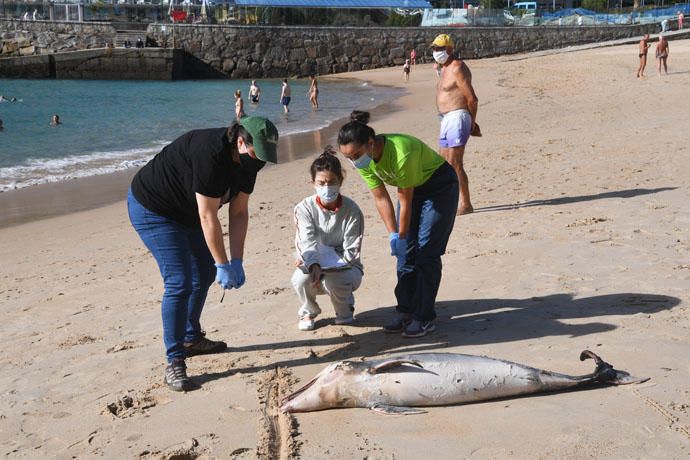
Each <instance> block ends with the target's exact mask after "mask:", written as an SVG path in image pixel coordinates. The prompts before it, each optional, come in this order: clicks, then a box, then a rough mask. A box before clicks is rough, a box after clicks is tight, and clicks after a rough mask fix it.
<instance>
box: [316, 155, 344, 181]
mask: <svg viewBox="0 0 690 460" xmlns="http://www.w3.org/2000/svg"><path fill="white" fill-rule="evenodd" d="M335 155H336V151H335V149H334V148H333V147H332V146H330V145H327V146H326V148H325V149H323V153H322V154H321V155H319V156H318V157H317V158H316V160H314V161H313V162H312V163H311V167H310V168H309V172H310V173H311V180H312V182H314V178H315V177H316V173H317V172H321V171H330V172H332V173H333V174H335V175H336V176H337V177H338V181H339V182H340V183H341V184H342V183H343V180H344V179H345V176H344V174H343V168H342V167H341V166H340V160H338V157H336V156H335Z"/></svg>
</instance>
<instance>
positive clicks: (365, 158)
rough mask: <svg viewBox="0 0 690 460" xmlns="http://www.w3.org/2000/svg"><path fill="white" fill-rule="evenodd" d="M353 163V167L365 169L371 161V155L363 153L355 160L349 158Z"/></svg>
mask: <svg viewBox="0 0 690 460" xmlns="http://www.w3.org/2000/svg"><path fill="white" fill-rule="evenodd" d="M350 161H351V162H352V164H353V165H355V168H357V169H365V168H368V167H369V164H370V163H371V157H370V156H369V154H368V153H365V154H364V155H362V156H361V157H359V158H357V159H356V160H350Z"/></svg>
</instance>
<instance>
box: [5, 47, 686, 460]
mask: <svg viewBox="0 0 690 460" xmlns="http://www.w3.org/2000/svg"><path fill="white" fill-rule="evenodd" d="M670 46H671V55H670V57H669V70H670V72H671V73H670V74H669V75H668V76H664V77H661V78H660V77H658V76H657V75H656V72H655V67H654V64H655V62H653V60H651V59H650V62H649V65H648V69H647V75H648V76H647V78H645V79H641V80H638V79H636V78H635V71H636V69H637V52H636V46H635V45H625V46H618V47H612V48H603V49H594V50H584V51H578V52H572V53H564V54H560V53H556V54H552V55H548V56H527V58H526V59H520V60H516V59H515V57H507V58H496V59H487V60H481V61H470V62H469V65H470V66H471V69H472V72H473V75H474V83H475V88H476V90H477V93H478V95H479V97H480V109H479V110H480V111H479V117H478V121H479V122H480V124H481V126H482V131H483V134H484V136H483V137H482V138H480V139H476V138H473V139H471V140H470V143H469V145H468V148H467V155H466V162H467V168H468V174H469V176H470V188H471V190H472V199H473V204H474V206H475V209H476V210H477V212H476V213H474V214H471V215H467V216H463V217H461V218H458V220H457V221H456V227H455V230H454V233H453V235H452V237H451V241H450V243H449V250H448V253H447V255H446V256H445V257H444V279H443V282H442V285H441V289H440V292H439V297H438V304H437V311H438V314H439V321H438V329H437V331H436V332H434V333H433V334H431V335H429V336H426V337H423V338H421V339H417V340H409V339H404V338H402V337H398V336H389V335H384V334H382V333H381V332H380V331H379V326H380V325H381V324H382V323H383V322H384V321H385V320H386V319H387V318H388V317H389V315H390V314H391V313H392V311H393V307H394V305H395V299H394V296H393V287H394V285H395V272H394V263H393V262H394V261H393V259H392V258H391V257H390V255H389V254H388V250H387V248H388V244H387V237H386V233H385V228H384V227H383V225H382V224H381V222H380V220H379V218H378V215H377V213H376V210H375V207H374V204H373V201H372V200H371V198H370V195H369V192H368V191H367V190H366V188H365V186H364V184H363V183H362V181H361V179H359V178H358V177H357V173H356V172H355V171H353V170H351V169H350V166H349V165H348V166H347V169H348V177H347V179H346V183H345V186H344V193H345V194H347V195H349V196H351V197H352V198H354V199H355V200H356V201H357V202H358V203H359V204H360V206H361V207H362V209H363V211H364V214H365V218H366V219H367V227H366V234H365V242H364V256H363V262H364V265H365V277H364V281H363V284H362V287H361V288H360V289H359V290H358V291H357V295H356V297H357V306H356V308H357V321H356V323H355V324H354V325H352V326H335V325H334V324H333V314H332V307H330V306H329V305H328V301H327V300H325V299H323V300H321V306H322V308H323V311H324V314H323V315H322V317H320V318H319V320H318V322H317V326H318V329H316V330H315V331H314V332H306V333H305V332H300V331H298V330H297V327H296V326H297V313H296V312H297V308H298V305H297V299H296V296H295V295H294V293H293V292H292V290H291V286H290V276H291V273H292V262H293V252H294V250H293V247H292V244H293V239H294V233H293V232H294V229H293V223H292V207H293V206H294V204H295V203H297V202H298V201H299V200H300V199H302V198H303V197H304V196H306V195H308V194H310V193H311V192H312V189H311V187H310V185H309V179H308V175H307V167H308V164H309V159H308V158H305V159H297V160H295V161H291V162H288V163H285V164H282V165H279V166H278V167H274V168H268V169H266V170H265V171H262V174H261V176H260V178H259V182H258V184H257V188H256V192H255V195H254V196H253V197H252V200H251V202H250V208H251V213H252V218H251V221H250V229H249V239H248V241H247V245H246V255H245V260H246V262H245V268H246V272H247V279H248V281H247V284H246V285H245V286H244V287H243V288H242V289H240V290H238V291H234V292H229V293H227V294H226V296H225V300H224V302H223V303H220V302H219V300H220V297H221V291H220V290H219V289H218V288H217V287H213V288H212V289H211V291H210V293H209V299H208V301H207V306H206V309H205V311H204V315H203V317H202V321H203V325H204V327H205V329H206V331H207V332H208V335H209V337H211V338H222V339H224V340H226V341H227V342H228V343H229V346H230V349H229V350H228V352H227V353H224V354H221V355H215V356H207V357H194V358H191V359H190V360H189V362H188V366H189V372H190V374H191V375H192V376H195V378H197V379H198V381H199V382H200V383H201V384H202V388H201V389H200V390H198V391H195V392H191V393H188V394H177V393H172V392H170V391H168V390H167V389H166V388H165V387H164V386H163V384H162V377H163V375H162V373H163V367H164V357H163V347H162V343H161V342H162V341H161V325H160V312H159V302H160V296H161V293H162V283H161V280H160V277H159V274H158V271H157V267H156V265H155V263H154V261H153V258H152V257H151V256H150V255H149V254H147V252H146V251H145V249H144V248H143V245H142V244H141V242H140V241H139V239H138V237H137V235H136V234H135V233H134V231H133V230H132V229H131V228H130V225H129V222H128V220H127V216H126V209H125V204H124V202H123V201H119V202H116V203H113V204H111V205H108V206H104V207H100V208H98V209H91V210H87V211H81V212H75V213H69V214H65V215H61V216H57V217H53V218H46V219H41V220H36V221H33V222H29V223H25V224H22V225H14V226H9V227H6V228H2V229H0V260H2V261H3V264H2V265H0V286H1V288H0V312H2V314H3V317H4V321H3V322H2V323H0V334H1V335H2V337H3V338H4V346H3V348H2V349H1V350H0V367H2V369H3V372H2V373H1V374H0V388H2V393H1V397H2V409H1V411H2V412H1V414H0V415H2V416H1V417H0V433H1V435H0V452H2V453H3V454H5V455H6V456H8V457H9V458H14V457H24V458H46V457H56V458H65V457H72V456H76V457H78V458H93V457H96V456H104V457H106V458H132V457H134V458H173V455H174V454H175V455H181V456H186V457H183V458H195V456H196V455H202V456H205V457H206V458H255V457H256V456H259V457H261V458H276V457H278V458H290V457H293V458H305V459H321V458H325V457H333V458H369V459H392V458H396V459H408V458H409V459H413V458H414V459H418V458H430V456H432V457H433V458H566V459H571V458H572V459H575V458H588V457H592V458H664V459H667V458H673V459H675V458H679V459H680V458H687V456H688V454H689V453H690V415H688V408H689V407H690V383H689V382H690V364H689V363H690V361H689V360H688V358H687V356H688V353H689V352H690V338H689V337H690V335H689V334H688V331H690V317H689V316H688V313H689V311H688V302H689V294H688V293H689V292H690V240H689V239H688V227H689V225H690V207H688V205H687V203H688V202H689V201H690V186H689V185H688V183H689V182H690V181H689V179H690V161H688V160H689V157H688V155H689V150H688V147H687V146H688V134H687V129H686V127H685V126H686V125H687V120H688V119H690V105H688V104H687V103H685V101H686V100H687V99H688V97H689V96H690V42H689V41H673V42H671V43H670ZM348 77H355V78H362V79H366V80H369V81H371V82H373V83H374V84H376V83H384V84H399V85H400V86H404V87H405V88H406V89H407V90H408V92H407V94H406V95H404V96H402V97H401V98H400V99H399V100H398V101H396V104H398V105H399V106H400V107H401V108H402V109H403V110H399V111H398V110H396V111H390V112H389V113H386V111H383V112H381V113H379V114H377V115H376V116H375V117H374V118H373V127H374V128H375V129H376V130H377V131H380V132H396V131H398V132H406V133H412V134H415V135H417V136H418V137H420V138H422V139H423V140H425V141H426V142H428V143H429V144H430V145H435V142H436V136H437V133H438V120H437V118H436V117H435V107H434V85H435V76H434V73H433V71H432V69H431V66H428V65H424V66H422V65H418V66H416V68H414V69H413V71H412V74H411V78H410V82H409V83H408V84H407V85H405V84H404V83H403V80H402V69H401V68H400V69H381V70H373V71H367V72H362V73H357V74H351V75H348ZM326 137H327V136H326ZM323 142H324V141H323V138H322V139H321V140H320V141H318V140H317V141H316V143H323ZM221 215H222V214H221ZM223 219H225V217H223ZM583 349H591V350H592V351H594V352H596V353H598V354H599V355H601V356H602V358H604V359H605V360H606V361H608V362H610V363H611V364H613V365H614V366H615V367H616V368H618V369H622V370H626V371H629V372H630V373H632V374H633V375H637V376H643V377H650V378H651V380H650V381H649V382H647V383H644V384H642V385H637V386H635V387H609V388H600V389H592V390H588V391H578V392H569V393H561V394H554V395H547V396H540V397H524V398H518V399H508V400H501V401H494V402H485V403H480V404H473V405H464V406H455V407H438V408H430V409H429V411H428V413H427V414H425V415H416V416H407V417H404V416H401V417H391V416H388V417H385V416H381V415H377V414H375V413H373V412H371V411H368V410H366V409H344V410H332V411H323V412H315V413H307V414H297V415H295V416H294V418H288V417H286V416H283V415H280V414H279V413H278V412H277V404H278V403H277V401H278V400H279V399H280V396H281V395H284V394H286V393H287V392H289V391H290V390H291V389H292V388H295V387H297V386H298V385H299V384H300V383H302V384H303V383H305V382H307V381H308V380H309V379H311V378H312V377H313V376H314V375H315V374H316V373H317V372H318V371H319V370H321V369H322V368H323V367H324V366H326V365H327V364H328V363H331V362H334V361H337V360H342V359H348V358H358V357H380V356H387V355H391V354H396V353H401V352H405V353H407V352H413V351H430V350H436V351H444V352H457V353H468V354H479V355H488V356H492V357H496V358H504V359H509V360H512V361H517V362H521V363H525V364H528V365H531V366H535V367H539V368H545V369H549V370H553V371H559V372H564V373H569V374H585V373H588V372H591V370H592V368H593V366H592V365H591V363H589V362H585V363H581V362H580V361H579V360H578V356H579V353H580V351H582V350H583ZM276 367H280V368H281V369H280V370H278V371H276ZM202 458H204V457H202Z"/></svg>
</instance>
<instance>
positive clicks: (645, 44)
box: [637, 34, 650, 78]
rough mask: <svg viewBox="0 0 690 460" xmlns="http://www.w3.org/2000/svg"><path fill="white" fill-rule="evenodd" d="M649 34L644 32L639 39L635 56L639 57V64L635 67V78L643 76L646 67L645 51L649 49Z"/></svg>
mask: <svg viewBox="0 0 690 460" xmlns="http://www.w3.org/2000/svg"><path fill="white" fill-rule="evenodd" d="M649 46H650V45H649V34H644V37H642V40H640V47H639V50H638V53H637V56H638V57H639V58H640V65H639V67H638V68H637V78H640V77H644V69H645V67H647V51H649Z"/></svg>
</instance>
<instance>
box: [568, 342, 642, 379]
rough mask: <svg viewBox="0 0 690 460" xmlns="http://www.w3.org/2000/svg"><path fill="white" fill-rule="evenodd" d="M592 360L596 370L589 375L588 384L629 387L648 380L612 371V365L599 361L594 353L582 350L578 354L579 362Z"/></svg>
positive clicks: (623, 372)
mask: <svg viewBox="0 0 690 460" xmlns="http://www.w3.org/2000/svg"><path fill="white" fill-rule="evenodd" d="M586 359H593V360H594V363H595V364H596V365H597V368H596V369H595V370H594V372H593V373H592V374H591V380H590V382H597V383H608V384H611V385H629V384H631V383H642V382H646V381H647V380H649V377H633V376H632V375H630V374H628V373H627V372H625V371H619V370H617V369H614V368H613V366H612V365H610V364H609V363H607V362H606V361H604V360H603V359H601V358H600V357H599V356H597V355H596V354H595V353H593V352H591V351H589V350H584V351H583V352H582V353H580V361H584V360H586Z"/></svg>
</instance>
